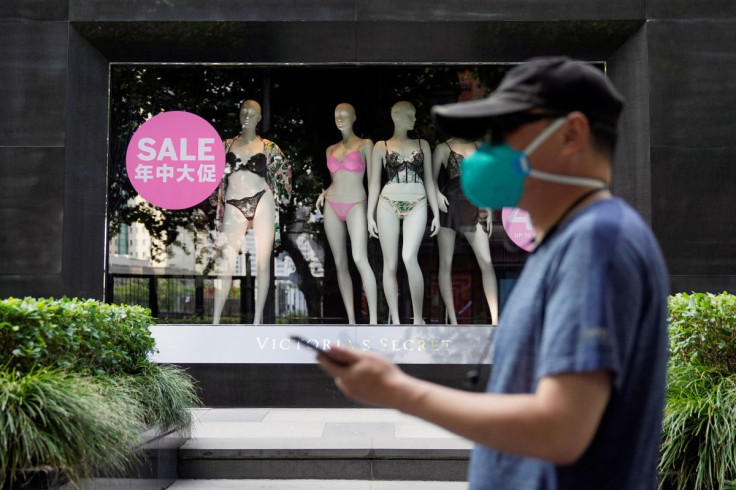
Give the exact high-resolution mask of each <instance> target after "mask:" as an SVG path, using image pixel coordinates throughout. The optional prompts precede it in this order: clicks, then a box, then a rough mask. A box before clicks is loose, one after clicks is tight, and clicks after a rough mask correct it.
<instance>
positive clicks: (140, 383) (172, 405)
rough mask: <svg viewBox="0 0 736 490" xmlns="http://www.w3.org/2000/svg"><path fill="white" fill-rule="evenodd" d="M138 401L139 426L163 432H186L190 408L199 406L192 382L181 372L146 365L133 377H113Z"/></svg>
mask: <svg viewBox="0 0 736 490" xmlns="http://www.w3.org/2000/svg"><path fill="white" fill-rule="evenodd" d="M117 382H118V383H121V384H123V385H125V386H126V388H127V389H128V390H129V391H130V393H131V394H132V395H133V396H134V397H135V398H136V399H137V400H139V402H140V404H141V409H142V416H143V423H144V424H145V425H146V427H157V428H158V429H159V430H161V431H163V432H166V431H169V430H178V431H183V432H186V431H188V430H189V429H190V427H191V425H192V414H191V412H190V411H189V409H190V408H192V407H198V406H200V405H201V401H200V399H199V396H198V395H197V392H196V389H195V381H194V380H193V379H192V377H191V376H190V375H189V374H187V372H186V371H184V370H183V369H181V368H179V367H177V366H172V365H158V364H149V365H147V366H146V367H144V368H143V370H142V371H141V372H140V373H139V374H137V375H136V376H125V377H120V378H117Z"/></svg>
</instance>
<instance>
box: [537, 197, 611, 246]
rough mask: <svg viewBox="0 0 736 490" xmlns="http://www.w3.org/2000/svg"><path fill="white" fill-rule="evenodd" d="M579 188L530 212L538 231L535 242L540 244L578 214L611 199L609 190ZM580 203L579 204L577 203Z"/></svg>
mask: <svg viewBox="0 0 736 490" xmlns="http://www.w3.org/2000/svg"><path fill="white" fill-rule="evenodd" d="M593 190H594V189H591V188H583V187H581V188H578V190H577V191H576V192H572V191H568V192H565V193H560V194H558V195H556V196H555V198H553V199H549V200H548V201H547V202H546V203H545V205H541V206H539V207H537V208H535V209H532V210H529V215H530V217H531V220H532V224H533V225H534V229H535V230H536V238H535V241H536V242H537V243H539V242H540V241H542V240H543V239H544V237H545V236H546V235H547V234H549V233H550V231H551V230H552V229H553V228H556V227H559V226H562V225H564V224H565V223H566V222H567V221H568V220H569V219H570V218H572V217H573V216H575V214H577V213H578V212H580V211H581V210H583V209H584V208H586V207H587V206H589V205H590V204H592V203H594V202H595V201H600V200H602V199H610V198H611V197H612V196H611V193H610V191H608V189H595V190H597V192H592V191H593ZM576 201H578V202H576Z"/></svg>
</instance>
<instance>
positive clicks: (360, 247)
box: [343, 203, 378, 325]
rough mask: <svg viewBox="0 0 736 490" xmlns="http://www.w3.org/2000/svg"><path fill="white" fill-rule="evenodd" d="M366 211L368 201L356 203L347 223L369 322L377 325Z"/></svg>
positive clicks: (374, 279) (374, 283) (375, 296)
mask: <svg viewBox="0 0 736 490" xmlns="http://www.w3.org/2000/svg"><path fill="white" fill-rule="evenodd" d="M365 213H366V203H362V204H358V205H356V206H355V207H353V209H351V210H350V213H348V218H347V225H348V233H349V234H350V243H351V244H352V249H353V250H352V252H353V262H355V267H356V268H357V269H358V272H359V273H360V279H361V281H362V282H363V290H364V291H365V298H366V300H367V301H368V315H369V317H370V318H369V323H370V324H371V325H375V324H377V323H378V311H377V310H378V288H377V286H376V276H375V275H374V274H373V269H371V264H370V263H369V262H368V220H367V219H366V214H365ZM343 243H344V241H343ZM351 291H352V289H351Z"/></svg>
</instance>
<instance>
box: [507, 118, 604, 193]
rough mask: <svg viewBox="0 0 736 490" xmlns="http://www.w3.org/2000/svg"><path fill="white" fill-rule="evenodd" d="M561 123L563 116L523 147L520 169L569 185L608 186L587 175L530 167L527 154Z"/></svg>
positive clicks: (539, 177) (532, 151) (534, 149)
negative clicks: (555, 172) (560, 172)
mask: <svg viewBox="0 0 736 490" xmlns="http://www.w3.org/2000/svg"><path fill="white" fill-rule="evenodd" d="M563 124H565V118H564V117H560V118H558V119H556V120H555V122H553V123H552V124H550V125H549V126H547V128H545V130H544V131H542V132H541V133H539V136H537V137H536V138H534V140H532V142H531V143H529V145H528V146H527V147H526V148H524V150H523V151H522V153H523V154H524V157H523V158H522V159H521V162H520V164H521V167H522V171H523V172H524V173H525V174H526V175H529V176H531V177H534V178H537V179H541V180H546V181H548V182H557V183H559V184H570V185H579V186H584V187H595V188H596V189H604V188H606V187H608V186H607V185H606V183H605V182H603V181H602V180H598V179H591V178H587V177H575V176H572V175H557V174H551V173H549V172H544V171H542V170H535V169H533V168H531V165H530V164H529V155H531V154H532V153H534V151H536V149H537V148H539V147H540V146H541V145H542V144H543V143H544V142H545V141H546V140H547V138H549V137H550V136H551V135H552V133H554V132H555V131H557V130H558V129H559V128H560V127H561V126H562V125H563Z"/></svg>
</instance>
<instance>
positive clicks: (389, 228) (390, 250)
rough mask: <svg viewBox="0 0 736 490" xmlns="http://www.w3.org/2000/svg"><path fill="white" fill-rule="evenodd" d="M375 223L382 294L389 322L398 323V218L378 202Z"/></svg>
mask: <svg viewBox="0 0 736 490" xmlns="http://www.w3.org/2000/svg"><path fill="white" fill-rule="evenodd" d="M376 225H377V226H378V240H379V241H380V242H381V252H382V254H383V294H384V295H385V296H386V303H387V304H388V311H389V314H390V315H391V323H393V324H394V325H398V324H400V323H401V321H400V320H399V298H398V295H399V284H398V281H397V280H396V269H397V268H398V265H399V263H398V261H399V218H397V217H396V215H395V214H394V212H393V211H392V210H391V209H390V208H388V206H387V205H385V204H384V203H383V202H379V203H378V206H376Z"/></svg>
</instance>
